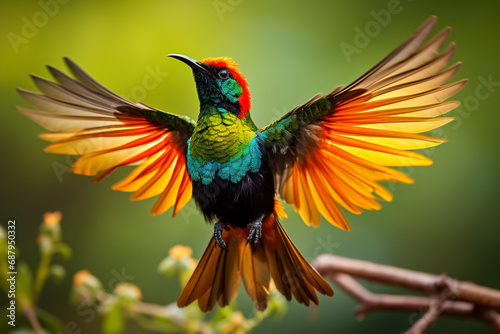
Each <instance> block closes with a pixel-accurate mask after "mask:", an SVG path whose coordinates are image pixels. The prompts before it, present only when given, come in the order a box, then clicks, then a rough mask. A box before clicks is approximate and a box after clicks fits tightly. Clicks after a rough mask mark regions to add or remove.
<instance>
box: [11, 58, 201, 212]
mask: <svg viewBox="0 0 500 334" xmlns="http://www.w3.org/2000/svg"><path fill="white" fill-rule="evenodd" d="M66 63H67V65H68V67H69V68H70V70H71V71H72V73H73V74H74V75H75V77H76V78H77V79H76V80H75V79H72V78H70V77H68V76H66V75H65V74H63V73H62V72H60V71H58V70H56V69H54V68H52V67H49V70H50V71H51V72H52V74H53V75H54V77H55V78H56V80H57V81H58V83H54V82H51V81H49V80H46V79H43V78H41V77H38V76H33V79H34V81H35V84H36V85H37V86H38V88H39V89H40V90H41V91H42V92H43V93H44V95H42V94H37V93H34V92H29V91H26V90H23V89H19V92H20V94H21V95H22V96H23V97H24V98H25V99H26V100H27V101H28V102H30V104H31V105H33V107H35V108H36V110H29V109H25V108H22V107H18V110H19V112H21V113H22V114H24V115H26V116H28V117H29V118H31V119H33V120H34V121H35V122H37V123H38V124H40V125H41V126H43V127H45V128H46V129H47V130H49V131H50V132H47V133H43V134H41V135H40V137H41V138H43V139H45V140H48V141H51V142H52V144H51V145H49V146H47V147H46V148H45V151H46V152H51V153H58V154H71V155H80V157H79V158H78V159H77V160H76V161H75V162H74V164H73V172H75V173H77V174H84V175H97V176H96V177H95V178H94V181H100V180H102V179H103V178H104V177H106V176H107V175H109V174H110V173H111V172H112V171H114V170H115V169H116V168H118V167H121V166H127V165H136V166H137V167H136V168H135V169H134V170H133V171H132V173H131V174H130V175H129V176H128V177H127V178H125V179H124V180H122V181H121V182H119V183H118V184H116V185H114V186H113V189H116V190H121V191H128V192H134V194H133V195H132V199H133V200H139V199H144V198H149V197H152V196H157V195H159V197H158V200H157V201H156V203H155V205H154V206H153V208H152V210H151V213H152V214H159V213H162V212H164V211H166V210H168V209H169V208H170V207H172V206H174V210H173V214H174V215H175V214H176V213H177V212H178V211H179V210H180V209H181V208H182V207H183V206H184V205H185V204H186V203H187V202H188V201H189V199H190V198H191V194H192V182H191V179H190V178H189V175H188V173H187V168H186V148H187V139H188V138H189V136H190V132H189V129H190V128H192V127H194V125H193V124H194V122H189V121H187V120H185V119H181V118H180V117H177V116H175V115H173V114H168V113H163V112H160V111H157V110H155V109H153V108H151V107H149V106H146V105H145V104H143V103H132V102H130V101H128V100H125V99H124V98H122V97H120V96H118V95H116V94H115V93H113V92H111V91H109V90H107V89H106V88H104V87H103V86H101V85H100V84H99V83H97V82H96V81H95V80H93V79H92V78H91V77H90V76H88V75H87V74H86V73H85V72H83V70H81V69H80V68H79V67H78V66H77V65H76V64H74V63H73V62H72V61H71V60H69V59H66ZM156 114H157V115H156ZM158 119H162V120H163V123H162V122H161V121H158ZM169 122H170V123H169ZM179 124H180V125H181V126H179Z"/></svg>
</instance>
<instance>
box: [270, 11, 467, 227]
mask: <svg viewBox="0 0 500 334" xmlns="http://www.w3.org/2000/svg"><path fill="white" fill-rule="evenodd" d="M435 22H436V18H435V17H432V18H431V19H430V20H428V21H427V22H426V23H425V24H424V25H423V26H422V27H421V28H420V29H419V30H418V31H417V32H415V33H414V34H413V36H412V37H410V39H408V40H407V41H406V42H405V43H403V44H402V45H401V46H400V47H398V48H397V49H396V50H395V51H394V52H392V53H391V54H390V55H389V56H387V57H386V58H385V59H384V60H382V61H381V62H380V63H379V64H377V65H376V66H375V67H374V68H372V69H371V70H369V71H368V72H367V73H366V74H364V75H363V76H361V77H360V78H359V79H358V80H356V81H355V82H354V83H352V84H351V85H349V86H347V87H346V88H337V89H335V90H334V91H333V92H331V93H330V94H327V95H324V96H321V95H317V96H315V97H313V98H312V99H311V100H309V101H308V102H306V103H305V104H304V105H302V106H299V107H297V108H295V109H294V110H293V111H292V112H290V113H288V114H287V115H285V116H284V117H283V118H281V119H280V120H278V121H277V122H275V123H274V124H272V125H271V126H269V127H267V128H264V129H263V130H261V131H271V132H272V131H273V126H274V128H278V127H279V126H283V124H285V123H286V122H287V119H290V117H291V116H294V117H297V119H298V121H297V122H299V123H300V124H299V126H298V129H297V130H296V131H295V133H292V136H290V138H291V139H290V140H289V142H287V143H286V144H287V146H285V147H284V146H283V143H282V142H279V141H275V142H273V143H272V145H270V152H271V154H272V155H273V156H272V159H274V160H275V161H279V160H280V159H281V160H282V162H281V164H280V163H276V162H273V163H274V170H275V174H276V180H277V191H278V193H279V194H280V196H281V197H282V198H283V199H284V200H285V201H286V202H288V203H291V204H293V205H294V207H295V210H296V211H298V212H299V214H300V215H301V217H302V219H303V220H304V222H305V223H306V224H308V225H310V224H312V225H314V226H318V225H319V223H320V214H321V215H322V216H323V217H324V218H325V219H326V220H327V221H329V222H330V223H332V224H334V225H336V226H338V227H340V228H342V229H345V230H349V229H350V227H349V223H348V222H347V220H346V218H345V217H344V214H343V213H342V211H341V210H340V208H339V206H341V207H343V208H345V209H346V210H348V211H350V212H352V213H355V214H359V213H361V212H362V210H363V209H365V210H378V209H380V207H381V206H380V204H379V203H378V201H379V200H380V199H382V200H385V201H390V200H392V195H391V194H390V192H389V191H388V190H387V189H385V188H384V187H382V186H381V185H380V182H381V181H398V182H403V183H412V182H413V180H412V179H411V178H410V177H408V176H407V175H405V174H403V173H402V172H400V171H398V170H396V169H394V168H391V167H401V166H426V165H430V164H431V163H432V160H431V159H429V158H428V157H425V156H423V155H421V154H419V153H416V152H414V151H412V150H416V149H423V148H428V147H433V146H436V145H439V144H441V143H443V142H445V140H443V139H437V138H432V137H429V136H425V135H422V134H420V133H422V132H426V131H429V130H432V129H435V128H437V127H440V126H443V125H445V124H446V123H448V122H450V121H451V120H452V118H450V117H439V116H441V115H443V114H445V113H447V112H449V111H450V110H453V109H454V108H456V107H457V106H458V105H459V102H456V101H451V102H445V100H446V99H448V98H450V97H451V96H453V95H454V94H456V93H457V92H458V91H460V89H461V88H462V87H463V86H464V85H465V82H466V81H465V80H462V81H458V82H455V83H451V84H447V85H445V83H446V82H447V81H448V80H449V79H451V78H452V77H453V76H454V75H455V73H456V72H457V71H458V69H459V68H460V63H457V64H455V65H453V66H451V67H449V68H448V69H444V68H445V67H446V66H447V65H448V63H449V62H450V60H451V57H452V55H453V52H454V45H453V44H452V45H451V47H450V48H449V49H448V50H446V51H445V52H443V53H441V54H440V51H439V50H440V48H441V47H442V45H443V44H444V42H445V40H446V38H447V36H448V35H449V33H450V28H446V29H444V30H443V31H442V32H441V33H440V34H438V36H437V37H435V38H434V39H433V40H431V41H430V42H429V43H427V44H424V41H425V40H426V38H427V37H428V35H429V34H430V32H431V31H432V28H433V26H434V24H435ZM326 100H328V101H329V103H328V104H325V101H326ZM325 105H328V106H331V108H330V109H329V110H322V109H321V108H322V107H323V106H325ZM313 112H316V115H317V116H315V117H311V116H310V115H311V113H313ZM306 113H309V114H308V115H306V116H308V118H309V119H304V118H303V117H304V116H303V115H304V114H306ZM301 117H302V119H301ZM306 131H307V132H306ZM311 138H315V139H311ZM281 152H285V153H281Z"/></svg>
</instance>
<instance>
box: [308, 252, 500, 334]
mask: <svg viewBox="0 0 500 334" xmlns="http://www.w3.org/2000/svg"><path fill="white" fill-rule="evenodd" d="M313 264H314V266H315V267H316V269H317V270H318V272H319V273H320V274H322V275H323V276H325V277H328V278H330V279H331V280H332V281H333V282H334V283H335V284H337V285H338V286H339V287H341V288H342V289H343V290H344V291H345V292H346V293H347V294H349V295H350V296H351V297H353V298H354V299H356V300H358V301H359V302H360V306H359V307H358V308H357V309H356V316H358V317H363V316H365V315H366V314H368V313H370V312H374V311H381V310H391V311H406V312H418V313H421V312H424V311H425V314H424V315H423V316H422V317H421V318H420V319H419V320H418V321H417V322H416V323H415V324H414V325H413V326H412V328H410V329H409V331H408V332H407V333H412V334H414V333H422V332H424V331H425V330H426V329H428V328H429V327H430V326H432V324H433V323H435V321H436V320H437V318H438V317H439V315H440V314H443V315H448V316H455V317H460V318H473V319H477V320H481V321H483V322H485V323H487V324H488V325H490V326H491V327H493V328H494V329H495V330H496V331H497V332H498V333H500V315H499V314H498V313H497V312H496V310H498V309H499V307H500V291H498V290H494V289H491V288H487V287H483V286H479V285H476V284H473V283H469V282H461V281H457V280H454V279H451V278H449V277H448V276H446V275H431V274H427V273H422V272H417V271H412V270H406V269H401V268H396V267H391V266H386V265H380V264H375V263H372V262H367V261H360V260H355V259H349V258H344V257H340V256H334V255H321V256H319V257H318V258H317V259H316V260H315V261H314V262H313ZM352 276H355V277H359V278H364V279H368V280H371V281H376V282H380V283H385V284H389V285H396V286H402V287H406V288H410V289H414V290H419V291H424V292H428V293H429V294H430V295H431V297H422V296H409V295H390V294H375V293H372V292H371V291H369V290H367V289H366V288H364V287H363V286H362V285H361V284H359V283H358V282H357V281H356V280H355V279H354V278H353V277H352Z"/></svg>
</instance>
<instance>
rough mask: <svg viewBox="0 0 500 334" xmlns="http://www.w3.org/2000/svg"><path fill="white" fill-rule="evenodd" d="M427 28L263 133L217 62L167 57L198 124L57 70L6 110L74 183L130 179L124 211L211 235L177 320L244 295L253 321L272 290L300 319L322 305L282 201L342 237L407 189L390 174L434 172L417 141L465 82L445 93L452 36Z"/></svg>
mask: <svg viewBox="0 0 500 334" xmlns="http://www.w3.org/2000/svg"><path fill="white" fill-rule="evenodd" d="M436 21H437V18H436V17H435V16H432V17H431V18H429V19H428V20H427V21H426V22H425V23H424V24H423V25H422V26H420V28H418V29H417V30H416V31H415V32H414V33H413V34H412V35H411V36H410V37H409V38H408V39H407V40H406V41H405V42H403V43H402V44H401V45H400V46H398V47H397V48H396V49H395V50H394V51H393V52H391V53H390V54H389V55H388V56H387V57H385V58H384V59H383V60H382V61H380V62H378V63H377V64H376V65H375V66H374V67H373V68H371V69H370V70H369V71H367V72H366V73H365V74H363V75H362V76H361V77H359V78H358V79H357V80H355V81H354V82H352V83H351V84H349V85H347V86H339V87H337V88H335V89H333V90H332V91H331V92H330V93H327V94H322V93H319V94H317V95H314V96H313V97H312V98H310V99H309V100H307V101H306V102H305V103H303V104H301V105H299V106H297V107H295V108H294V109H292V110H290V111H289V112H287V113H286V114H284V115H283V116H282V117H280V118H279V119H277V120H276V121H274V122H272V123H271V124H269V125H267V126H265V127H262V128H259V127H257V126H256V125H255V123H254V122H253V121H252V118H251V112H250V110H251V98H250V93H249V86H248V82H247V80H246V78H245V77H244V76H243V74H242V72H241V71H240V69H239V67H238V66H239V65H237V64H236V63H235V62H234V61H233V60H232V59H231V58H228V57H217V58H206V59H204V60H202V61H197V60H194V59H192V58H190V57H187V56H185V55H180V54H169V55H168V57H170V58H173V59H176V60H179V61H181V62H183V63H185V64H186V65H188V66H189V67H190V69H191V70H192V73H193V77H194V81H195V83H196V90H197V93H198V99H199V103H200V110H199V115H198V118H197V120H196V121H195V120H193V119H191V118H189V117H186V116H181V115H177V114H174V113H171V112H166V111H161V110H159V109H156V108H154V107H151V106H149V105H147V104H146V103H144V102H140V101H138V102H132V101H129V100H127V99H125V98H123V97H121V96H119V95H117V94H116V93H114V92H112V91H111V90H109V89H107V88H106V87H104V86H103V85H101V84H100V83H98V82H97V81H96V80H95V79H93V78H92V77H91V76H90V75H89V74H87V73H86V72H85V71H83V70H82V69H81V68H80V67H79V66H78V65H77V64H76V63H75V62H73V61H72V60H71V59H69V58H64V60H65V63H66V65H67V67H68V68H69V71H70V72H71V73H72V76H70V75H67V74H65V73H64V72H62V71H60V70H58V69H56V68H54V67H52V66H50V65H49V66H47V67H48V70H49V72H50V73H51V74H52V76H53V78H54V80H55V81H52V80H49V79H45V78H42V77H40V76H37V75H34V74H32V75H31V77H32V79H33V81H34V83H35V85H36V86H37V87H38V89H39V90H40V92H41V93H36V92H32V91H28V90H25V89H22V88H18V91H19V93H20V95H21V96H22V98H24V99H25V100H26V101H27V102H28V103H29V104H31V106H32V107H33V108H34V109H28V108H24V107H20V106H18V107H17V109H18V111H19V112H20V113H21V114H23V115H25V116H27V117H29V118H30V119H32V120H33V121H35V122H36V123H38V124H40V125H41V126H42V127H44V128H45V129H46V130H47V132H45V133H42V134H40V137H41V138H42V139H44V140H47V141H49V142H51V143H50V144H49V145H48V146H47V147H46V148H45V151H46V152H50V153H57V154H69V155H76V156H79V157H78V159H76V160H75V162H74V164H73V166H72V170H73V172H74V173H76V174H83V175H89V176H94V181H100V180H102V179H103V178H105V177H106V176H108V175H109V174H110V173H112V172H113V171H114V170H115V169H117V168H120V167H123V166H134V169H133V170H131V172H130V174H129V175H128V176H127V177H125V178H124V179H123V180H121V181H120V182H118V183H117V184H115V185H114V186H113V187H112V189H114V190H120V191H125V192H132V193H133V194H132V196H131V199H132V200H142V199H146V198H151V197H154V196H158V198H157V200H156V202H155V203H154V205H153V208H152V209H151V214H153V215H156V214H160V213H163V212H165V211H167V210H168V209H170V208H172V214H173V215H176V214H177V213H178V212H179V210H181V209H182V207H184V206H185V205H186V204H187V203H188V202H189V201H190V200H191V198H193V199H194V201H195V203H196V205H197V207H198V209H199V210H200V211H201V213H202V214H203V216H204V218H205V220H206V221H207V222H209V223H213V236H212V237H211V239H210V241H209V243H208V246H207V248H206V250H205V252H204V253H203V255H202V256H201V258H200V260H199V262H198V265H197V267H196V268H195V269H194V272H193V274H192V276H191V278H190V279H189V281H188V283H187V284H186V286H185V287H184V289H183V290H182V292H181V294H180V296H179V298H178V300H177V305H178V306H179V307H186V306H188V305H190V304H191V303H193V302H195V301H197V302H198V305H199V308H200V309H201V310H202V311H203V312H210V311H211V310H213V308H214V307H215V306H216V305H217V304H218V305H219V306H220V307H224V306H227V305H229V304H230V303H231V302H232V301H233V300H234V298H235V297H236V296H237V294H238V291H239V288H240V286H241V283H242V282H243V285H244V288H245V290H246V292H247V293H248V295H249V296H250V298H251V299H252V301H253V302H254V305H255V308H256V309H257V310H259V311H263V310H265V309H266V308H267V305H268V301H269V295H270V291H271V289H272V288H271V286H272V285H271V282H274V287H275V289H277V290H278V291H279V292H280V293H281V294H282V295H284V296H285V297H286V299H287V300H289V301H290V300H291V299H292V297H293V298H294V299H295V300H296V301H297V302H298V303H301V304H305V305H306V306H309V305H310V304H311V303H314V304H318V303H319V299H318V294H322V295H326V296H333V294H334V292H333V289H332V288H331V286H330V285H329V284H328V283H327V282H326V281H325V279H323V277H321V275H320V274H319V273H318V272H317V271H316V270H315V269H314V267H313V266H312V265H311V264H309V262H308V261H307V260H306V259H305V258H304V256H302V254H301V253H300V252H299V250H298V249H297V248H296V247H295V245H294V244H293V243H292V241H291V240H290V238H289V237H288V235H287V233H286V232H285V230H284V228H283V226H282V225H281V220H282V219H284V218H286V213H285V212H284V208H283V205H282V203H281V202H282V201H284V202H286V203H288V204H289V205H292V206H293V208H294V210H295V211H297V212H298V214H299V215H300V217H301V218H302V220H303V221H304V222H305V224H306V225H313V226H314V227H317V226H318V225H319V224H320V221H321V220H322V218H323V219H324V220H326V221H328V222H329V223H331V224H332V225H334V226H337V227H339V228H341V229H343V230H350V229H351V227H350V225H349V223H348V221H347V219H346V215H345V213H344V212H343V210H346V211H348V212H351V213H353V214H360V213H361V212H362V211H363V210H379V209H380V208H381V204H380V202H381V201H391V200H392V194H391V192H390V191H389V190H388V189H386V188H385V187H384V186H383V185H381V182H384V181H394V182H401V183H406V184H410V183H412V182H413V179H412V178H410V177H409V176H408V175H406V174H404V173H403V172H402V171H401V170H400V169H398V167H404V166H426V165H430V164H431V163H432V160H431V159H429V158H428V157H426V156H424V155H422V154H420V153H418V152H415V150H418V149H425V148H429V147H433V146H436V145H439V144H441V143H444V142H445V140H444V139H439V138H434V137H431V136H429V135H426V134H422V133H424V132H427V131H430V130H433V129H435V128H438V127H441V126H443V125H445V124H447V123H448V122H450V121H451V120H452V119H453V118H452V117H444V116H442V115H444V114H446V113H447V112H449V111H451V110H453V109H454V108H456V107H457V106H458V105H459V102H458V101H447V99H449V98H450V97H452V96H453V95H454V94H456V93H457V92H459V91H460V90H461V89H462V87H463V86H464V85H465V83H466V80H465V79H464V80H459V81H456V82H452V83H447V82H448V81H449V80H450V79H451V78H452V77H453V76H454V75H455V74H456V73H457V71H458V70H459V68H460V66H461V63H460V62H457V63H455V64H453V65H449V64H450V62H451V58H452V56H453V54H454V50H455V44H454V43H450V44H449V46H448V47H447V48H446V49H444V50H442V49H443V45H444V43H445V42H446V40H447V37H448V36H449V34H450V31H451V28H450V27H446V28H444V29H443V30H442V31H441V32H440V33H438V34H437V35H436V36H435V37H434V38H432V39H430V38H429V35H430V34H431V32H432V31H433V28H434V26H435V24H436ZM428 40H429V41H428ZM302 65H304V64H301V66H302ZM252 113H253V111H252ZM342 208H343V209H342ZM271 278H272V281H271Z"/></svg>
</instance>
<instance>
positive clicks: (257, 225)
mask: <svg viewBox="0 0 500 334" xmlns="http://www.w3.org/2000/svg"><path fill="white" fill-rule="evenodd" d="M264 216H265V215H262V216H260V217H259V218H257V219H256V220H255V221H254V222H252V223H250V224H248V225H247V227H248V228H249V229H250V232H249V233H248V238H247V244H248V243H249V242H250V241H252V243H253V244H254V245H256V244H257V242H259V240H260V239H261V237H262V220H263V219H264Z"/></svg>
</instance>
